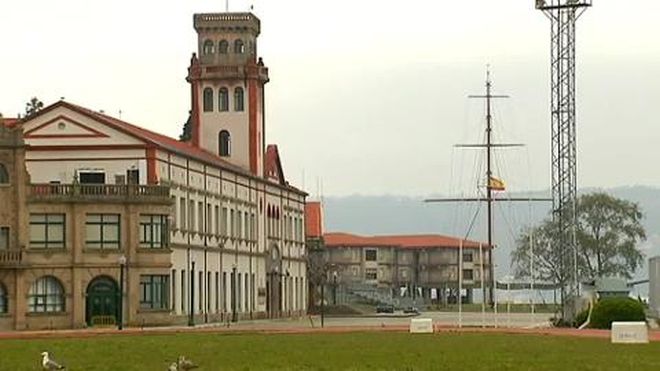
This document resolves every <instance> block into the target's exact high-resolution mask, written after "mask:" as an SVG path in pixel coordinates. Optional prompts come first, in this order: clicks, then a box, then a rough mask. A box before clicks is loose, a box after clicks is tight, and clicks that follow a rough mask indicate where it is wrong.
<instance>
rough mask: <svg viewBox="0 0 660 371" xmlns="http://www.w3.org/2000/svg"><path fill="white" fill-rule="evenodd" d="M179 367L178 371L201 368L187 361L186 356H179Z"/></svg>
mask: <svg viewBox="0 0 660 371" xmlns="http://www.w3.org/2000/svg"><path fill="white" fill-rule="evenodd" d="M177 366H178V371H188V370H192V369H195V368H199V366H197V365H196V364H194V363H193V362H192V361H191V360H189V359H186V357H184V356H179V361H178V362H177Z"/></svg>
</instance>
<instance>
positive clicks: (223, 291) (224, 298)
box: [222, 272, 227, 312]
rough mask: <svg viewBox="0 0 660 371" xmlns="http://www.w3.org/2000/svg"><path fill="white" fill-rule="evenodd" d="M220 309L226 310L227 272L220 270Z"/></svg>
mask: <svg viewBox="0 0 660 371" xmlns="http://www.w3.org/2000/svg"><path fill="white" fill-rule="evenodd" d="M222 311H223V312H226V311H227V272H222Z"/></svg>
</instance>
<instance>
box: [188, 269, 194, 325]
mask: <svg viewBox="0 0 660 371" xmlns="http://www.w3.org/2000/svg"><path fill="white" fill-rule="evenodd" d="M190 264H191V266H192V267H191V268H190V310H189V311H188V326H190V327H193V326H195V261H194V260H193V261H192V262H190Z"/></svg>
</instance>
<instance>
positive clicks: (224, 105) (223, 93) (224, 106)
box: [218, 88, 229, 111]
mask: <svg viewBox="0 0 660 371" xmlns="http://www.w3.org/2000/svg"><path fill="white" fill-rule="evenodd" d="M218 111H229V90H227V88H220V91H219V92H218Z"/></svg>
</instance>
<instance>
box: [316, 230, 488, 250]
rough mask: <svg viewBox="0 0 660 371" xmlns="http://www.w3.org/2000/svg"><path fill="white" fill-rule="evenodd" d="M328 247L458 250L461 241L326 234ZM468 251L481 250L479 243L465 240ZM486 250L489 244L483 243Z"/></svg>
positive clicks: (433, 237) (418, 237)
mask: <svg viewBox="0 0 660 371" xmlns="http://www.w3.org/2000/svg"><path fill="white" fill-rule="evenodd" d="M323 239H324V241H325V245H326V247H368V246H374V247H383V246H391V247H399V248H404V249H423V248H434V247H445V248H458V247H459V245H460V239H459V238H455V237H449V236H443V235H438V234H426V235H421V234H420V235H398V236H397V235H395V236H359V235H355V234H350V233H326V234H324V235H323ZM463 247H464V248H466V249H474V248H479V242H477V241H470V240H463ZM482 247H483V248H484V249H487V248H489V246H488V244H486V243H482Z"/></svg>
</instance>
